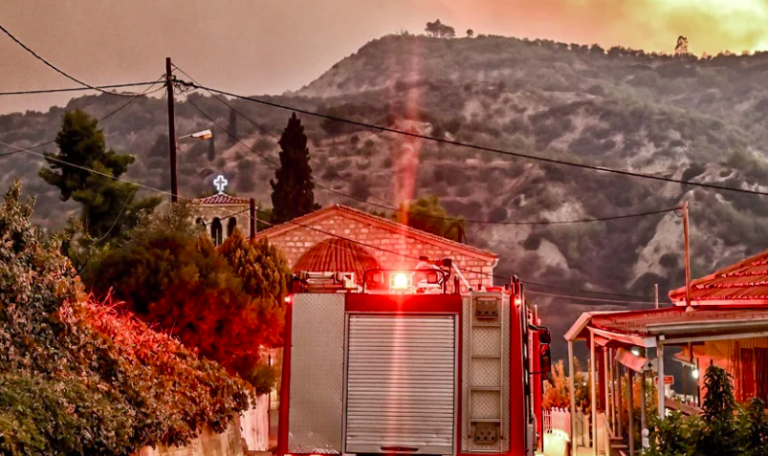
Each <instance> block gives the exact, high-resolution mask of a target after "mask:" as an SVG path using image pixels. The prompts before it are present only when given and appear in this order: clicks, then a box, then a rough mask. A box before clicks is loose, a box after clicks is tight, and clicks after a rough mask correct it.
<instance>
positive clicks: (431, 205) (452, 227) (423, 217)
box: [395, 196, 464, 241]
mask: <svg viewBox="0 0 768 456" xmlns="http://www.w3.org/2000/svg"><path fill="white" fill-rule="evenodd" d="M395 219H396V220H397V221H398V222H400V223H404V224H406V225H408V226H411V227H413V228H416V229H419V230H423V231H427V232H429V233H433V234H437V235H438V236H443V237H445V238H448V239H451V240H453V241H461V240H462V238H463V233H464V220H463V219H461V218H454V217H451V216H450V215H449V214H448V211H446V210H445V208H444V207H443V206H442V205H440V200H439V199H438V197H436V196H430V197H427V198H419V199H417V200H416V201H411V202H408V203H404V204H401V205H400V208H399V211H398V212H397V214H396V215H395Z"/></svg>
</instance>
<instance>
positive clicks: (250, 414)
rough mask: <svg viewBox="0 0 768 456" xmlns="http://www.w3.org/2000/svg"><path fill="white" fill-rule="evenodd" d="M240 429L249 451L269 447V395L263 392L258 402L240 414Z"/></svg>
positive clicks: (263, 449) (265, 449)
mask: <svg viewBox="0 0 768 456" xmlns="http://www.w3.org/2000/svg"><path fill="white" fill-rule="evenodd" d="M240 431H241V433H242V434H241V435H242V437H243V439H245V443H246V444H247V445H248V451H267V450H268V449H269V395H268V394H263V395H261V396H259V397H258V398H257V399H256V404H255V406H254V407H253V408H251V409H250V410H247V411H245V412H243V414H242V415H241V416H240Z"/></svg>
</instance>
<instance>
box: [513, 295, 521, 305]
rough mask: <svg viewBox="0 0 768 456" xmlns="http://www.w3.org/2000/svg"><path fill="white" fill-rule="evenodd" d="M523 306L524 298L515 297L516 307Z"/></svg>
mask: <svg viewBox="0 0 768 456" xmlns="http://www.w3.org/2000/svg"><path fill="white" fill-rule="evenodd" d="M522 304H523V297H522V296H520V295H515V305H516V306H519V305H522Z"/></svg>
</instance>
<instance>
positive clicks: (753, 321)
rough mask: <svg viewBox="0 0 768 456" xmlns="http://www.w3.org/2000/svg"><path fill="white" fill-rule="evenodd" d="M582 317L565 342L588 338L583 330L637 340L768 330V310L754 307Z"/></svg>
mask: <svg viewBox="0 0 768 456" xmlns="http://www.w3.org/2000/svg"><path fill="white" fill-rule="evenodd" d="M583 317H585V318H586V320H584V319H583V318H582V319H579V321H578V322H577V323H575V324H574V325H573V327H572V328H571V329H570V330H569V331H568V333H567V334H566V339H568V340H576V339H579V338H584V337H585V336H587V335H588V332H587V327H591V328H596V329H601V330H604V331H608V332H610V333H614V334H625V335H634V336H640V337H653V336H655V335H658V334H665V335H667V336H675V335H692V334H696V335H707V334H711V333H715V332H717V333H723V332H734V333H736V332H739V331H742V328H744V327H745V326H756V325H760V326H761V327H764V328H768V307H766V308H761V307H755V306H751V307H750V306H714V305H713V306H697V307H693V308H686V307H680V306H676V307H667V308H663V309H651V310H642V311H628V312H627V311H623V312H600V313H590V312H585V313H584V314H583ZM713 326H717V327H713Z"/></svg>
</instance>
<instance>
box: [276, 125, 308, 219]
mask: <svg viewBox="0 0 768 456" xmlns="http://www.w3.org/2000/svg"><path fill="white" fill-rule="evenodd" d="M279 144H280V149H281V150H280V168H279V169H278V170H277V171H275V179H273V180H270V182H269V183H270V185H272V207H273V210H272V223H284V222H287V221H289V220H293V219H294V218H296V217H300V216H302V215H305V214H308V213H310V212H312V211H314V210H316V209H319V208H320V206H319V205H317V204H315V194H314V188H315V185H314V184H313V183H312V168H311V167H310V166H309V149H308V148H307V135H305V134H304V127H303V126H302V125H301V120H299V119H298V118H297V117H296V113H294V114H293V115H292V116H291V118H290V119H289V120H288V125H287V126H286V127H285V130H284V131H283V134H282V136H281V137H280V141H279Z"/></svg>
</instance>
